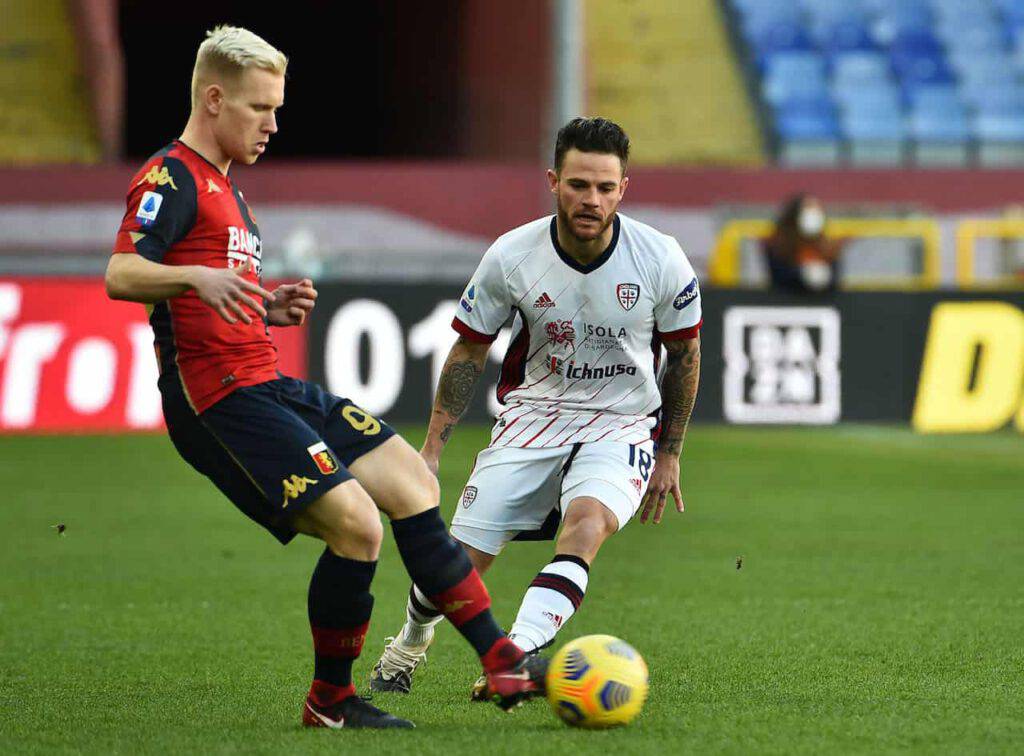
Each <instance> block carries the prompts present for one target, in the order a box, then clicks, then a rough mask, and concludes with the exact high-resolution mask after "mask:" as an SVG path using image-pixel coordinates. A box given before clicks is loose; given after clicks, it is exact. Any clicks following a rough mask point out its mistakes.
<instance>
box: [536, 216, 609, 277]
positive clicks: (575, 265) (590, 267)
mask: <svg viewBox="0 0 1024 756" xmlns="http://www.w3.org/2000/svg"><path fill="white" fill-rule="evenodd" d="M618 243H619V216H618V213H616V215H615V219H614V220H613V221H612V240H611V242H610V243H609V244H608V246H607V247H606V248H605V250H604V252H602V253H601V254H600V255H599V256H598V257H597V258H596V259H594V260H593V261H592V262H590V263H589V264H587V265H584V264H583V263H581V262H580V261H579V260H576V259H575V258H573V257H572V256H570V255H569V253H568V252H566V251H565V250H564V249H562V245H561V244H559V243H558V216H557V215H556V216H555V217H554V218H552V219H551V246H553V247H554V248H555V252H557V253H558V256H559V257H560V258H562V262H564V263H565V264H566V265H568V266H569V267H570V268H572V269H573V270H578V271H579V272H580V273H591V272H593V271H595V270H597V269H598V268H600V267H601V266H602V265H604V264H605V263H606V262H608V258H609V257H611V256H612V252H614V251H615V245H617V244H618Z"/></svg>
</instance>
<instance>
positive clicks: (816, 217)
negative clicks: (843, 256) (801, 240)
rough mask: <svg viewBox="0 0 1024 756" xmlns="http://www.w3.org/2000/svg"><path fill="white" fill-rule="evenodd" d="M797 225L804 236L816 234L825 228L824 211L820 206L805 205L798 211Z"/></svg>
mask: <svg viewBox="0 0 1024 756" xmlns="http://www.w3.org/2000/svg"><path fill="white" fill-rule="evenodd" d="M797 225H799V226H800V233H802V234H803V235H804V236H817V235H818V234H820V233H821V231H822V229H824V228H825V213H824V212H822V210H821V208H820V207H805V208H803V209H802V210H801V211H800V217H799V218H798V219H797Z"/></svg>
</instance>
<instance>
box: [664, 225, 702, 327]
mask: <svg viewBox="0 0 1024 756" xmlns="http://www.w3.org/2000/svg"><path fill="white" fill-rule="evenodd" d="M671 247H672V248H671V249H670V251H669V253H668V257H667V259H666V261H665V266H664V268H663V269H662V273H661V291H660V297H659V299H658V303H657V305H655V308H654V323H655V326H656V327H657V329H658V334H659V336H660V337H661V339H662V340H663V341H672V340H673V339H692V338H695V337H696V336H697V333H698V332H699V331H700V325H701V322H702V320H701V317H702V316H701V306H700V283H699V282H698V281H697V276H696V274H695V273H694V272H693V267H692V266H691V265H690V261H689V260H687V259H686V255H685V254H684V253H683V250H682V249H681V248H680V247H679V244H678V243H677V242H676V241H675V239H673V240H672V242H671Z"/></svg>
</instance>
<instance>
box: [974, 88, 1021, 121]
mask: <svg viewBox="0 0 1024 756" xmlns="http://www.w3.org/2000/svg"><path fill="white" fill-rule="evenodd" d="M966 99H967V101H968V102H969V103H970V105H971V106H972V107H973V108H974V109H975V110H976V111H977V112H978V113H979V114H985V115H1002V114H1007V113H1011V114H1012V113H1020V112H1024V88H1022V87H1020V86H1019V85H1017V86H1011V87H995V88H991V89H988V88H981V89H979V90H978V91H976V92H972V93H971V96H970V97H969V98H966Z"/></svg>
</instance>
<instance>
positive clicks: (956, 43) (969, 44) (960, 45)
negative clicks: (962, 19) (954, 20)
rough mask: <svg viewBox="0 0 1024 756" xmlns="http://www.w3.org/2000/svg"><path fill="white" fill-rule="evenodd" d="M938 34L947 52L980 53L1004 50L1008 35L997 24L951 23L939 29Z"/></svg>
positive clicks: (1007, 42)
mask: <svg viewBox="0 0 1024 756" xmlns="http://www.w3.org/2000/svg"><path fill="white" fill-rule="evenodd" d="M939 36H940V37H941V38H942V40H943V41H944V42H945V44H946V49H947V50H948V51H949V52H955V51H965V52H967V51H975V52H981V53H987V52H994V51H997V50H1005V49H1006V48H1007V47H1008V46H1009V41H1010V40H1009V37H1008V36H1007V35H1006V31H1005V29H1004V28H1003V27H1002V26H997V25H994V24H993V25H970V24H965V25H953V26H951V27H949V28H948V29H945V30H939Z"/></svg>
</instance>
